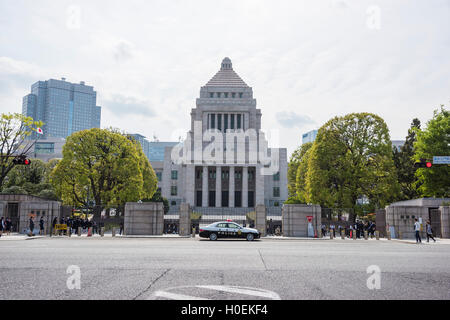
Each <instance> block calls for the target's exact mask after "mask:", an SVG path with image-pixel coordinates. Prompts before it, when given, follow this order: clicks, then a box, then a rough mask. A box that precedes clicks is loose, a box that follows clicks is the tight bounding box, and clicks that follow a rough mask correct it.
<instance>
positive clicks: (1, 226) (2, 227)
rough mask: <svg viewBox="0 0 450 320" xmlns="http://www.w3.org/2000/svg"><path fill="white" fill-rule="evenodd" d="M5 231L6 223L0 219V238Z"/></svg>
mask: <svg viewBox="0 0 450 320" xmlns="http://www.w3.org/2000/svg"><path fill="white" fill-rule="evenodd" d="M3 230H4V223H3V217H1V218H0V237H1V236H2V234H3Z"/></svg>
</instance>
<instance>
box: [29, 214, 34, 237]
mask: <svg viewBox="0 0 450 320" xmlns="http://www.w3.org/2000/svg"><path fill="white" fill-rule="evenodd" d="M29 227H30V236H31V237H32V236H34V233H33V231H34V221H33V217H32V216H31V217H30V221H29Z"/></svg>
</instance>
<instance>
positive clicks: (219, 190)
mask: <svg viewBox="0 0 450 320" xmlns="http://www.w3.org/2000/svg"><path fill="white" fill-rule="evenodd" d="M221 206H222V167H216V208H220V207H221Z"/></svg>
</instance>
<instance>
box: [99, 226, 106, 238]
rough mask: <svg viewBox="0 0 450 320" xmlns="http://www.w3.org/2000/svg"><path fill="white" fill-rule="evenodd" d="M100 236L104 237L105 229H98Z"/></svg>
mask: <svg viewBox="0 0 450 320" xmlns="http://www.w3.org/2000/svg"><path fill="white" fill-rule="evenodd" d="M100 236H102V237H104V236H105V227H101V228H100Z"/></svg>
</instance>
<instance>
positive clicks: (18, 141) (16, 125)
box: [0, 113, 43, 189]
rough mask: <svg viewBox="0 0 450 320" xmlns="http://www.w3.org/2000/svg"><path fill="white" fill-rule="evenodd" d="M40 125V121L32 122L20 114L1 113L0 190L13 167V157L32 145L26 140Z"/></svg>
mask: <svg viewBox="0 0 450 320" xmlns="http://www.w3.org/2000/svg"><path fill="white" fill-rule="evenodd" d="M42 125H43V123H42V122H41V121H34V120H33V118H30V117H25V116H23V115H22V114H20V113H13V114H9V113H8V114H4V113H2V115H1V116H0V189H2V188H3V183H4V182H5V181H4V180H5V178H6V176H7V175H8V173H9V172H10V171H11V170H12V168H13V167H14V164H13V162H12V159H13V157H14V156H17V155H22V154H24V153H26V151H27V147H28V146H30V145H31V143H32V141H31V140H27V138H28V137H30V135H31V134H32V133H33V132H36V130H37V128H38V127H42ZM27 141H29V142H28V143H27Z"/></svg>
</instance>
